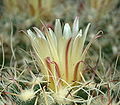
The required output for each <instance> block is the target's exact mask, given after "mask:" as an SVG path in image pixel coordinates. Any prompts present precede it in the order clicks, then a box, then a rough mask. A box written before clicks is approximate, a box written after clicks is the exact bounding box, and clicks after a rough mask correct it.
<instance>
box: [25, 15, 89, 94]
mask: <svg viewBox="0 0 120 105" xmlns="http://www.w3.org/2000/svg"><path fill="white" fill-rule="evenodd" d="M89 26H90V24H88V25H87V27H86V29H85V31H84V32H82V29H79V18H78V17H76V18H75V20H74V23H73V26H72V29H71V27H70V25H69V24H68V23H65V25H64V27H63V28H62V26H61V23H60V20H59V19H56V22H55V28H54V30H52V29H51V28H48V29H46V30H45V32H44V33H43V32H42V31H40V30H39V29H38V28H36V27H33V29H34V32H33V31H31V30H30V29H29V30H27V33H28V35H29V37H30V40H31V43H32V46H33V49H34V51H35V54H36V59H37V62H38V65H39V66H40V69H41V72H42V73H43V74H44V75H45V76H46V79H47V81H48V82H49V88H50V89H51V90H53V91H55V92H57V93H59V92H58V91H59V90H60V91H61V89H63V88H65V87H67V86H68V87H69V86H73V85H77V84H75V81H77V82H78V81H79V82H80V81H81V80H82V79H83V75H82V72H83V69H84V65H83V63H82V62H83V61H84V60H85V57H86V53H87V50H88V48H89V46H90V44H91V43H90V42H89V44H88V45H87V46H86V48H85V47H84V43H85V40H86V35H87V32H88V29H89ZM64 94H65V93H64Z"/></svg>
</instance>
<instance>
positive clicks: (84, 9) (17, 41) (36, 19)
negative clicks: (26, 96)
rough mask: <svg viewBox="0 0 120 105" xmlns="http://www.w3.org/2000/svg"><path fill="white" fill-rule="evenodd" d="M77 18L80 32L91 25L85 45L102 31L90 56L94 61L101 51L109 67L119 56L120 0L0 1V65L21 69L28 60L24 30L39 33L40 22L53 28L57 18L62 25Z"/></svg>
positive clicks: (118, 64) (29, 47) (28, 43)
mask: <svg viewBox="0 0 120 105" xmlns="http://www.w3.org/2000/svg"><path fill="white" fill-rule="evenodd" d="M76 16H79V19H80V28H82V29H85V27H86V26H87V24H88V23H91V28H90V30H89V34H88V37H87V42H88V41H89V40H90V39H91V38H93V36H94V35H96V34H97V33H98V32H99V31H103V34H102V37H101V38H100V39H98V40H96V41H95V42H94V44H93V45H92V47H91V49H90V51H89V55H90V56H91V59H93V61H96V60H97V58H98V57H99V56H100V51H101V56H102V59H103V62H104V65H106V67H109V66H110V67H111V68H112V65H114V64H115V62H116V59H117V58H118V57H119V56H120V0H0V66H2V65H3V64H4V65H5V66H10V65H12V63H14V62H15V61H17V63H18V66H20V65H22V64H23V63H24V60H25V59H29V58H30V56H29V55H28V54H27V52H29V51H30V49H31V44H30V41H29V39H28V38H27V36H26V35H25V32H26V30H27V29H29V28H32V27H33V26H36V27H38V28H39V29H41V30H42V29H43V25H42V24H41V21H42V22H43V23H44V24H45V25H46V27H51V28H53V27H54V21H55V19H56V18H60V19H61V23H62V24H64V23H65V22H68V23H70V24H72V23H73V20H74V18H75V17H76ZM87 42H86V43H87ZM11 62H12V63H11ZM117 70H120V60H119V59H118V61H117Z"/></svg>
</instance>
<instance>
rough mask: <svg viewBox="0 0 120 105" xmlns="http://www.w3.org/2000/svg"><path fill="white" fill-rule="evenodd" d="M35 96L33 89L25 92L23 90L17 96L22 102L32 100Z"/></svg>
mask: <svg viewBox="0 0 120 105" xmlns="http://www.w3.org/2000/svg"><path fill="white" fill-rule="evenodd" d="M34 96H35V92H34V90H33V89H26V90H23V91H21V93H20V94H19V98H20V99H21V100H22V101H28V100H30V99H32V98H34Z"/></svg>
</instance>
